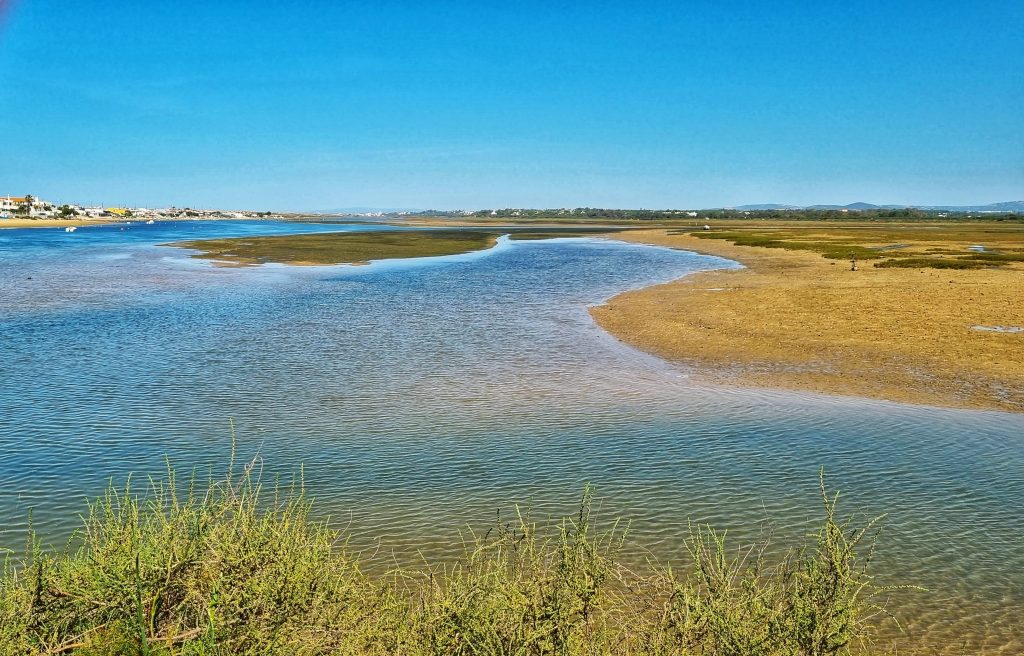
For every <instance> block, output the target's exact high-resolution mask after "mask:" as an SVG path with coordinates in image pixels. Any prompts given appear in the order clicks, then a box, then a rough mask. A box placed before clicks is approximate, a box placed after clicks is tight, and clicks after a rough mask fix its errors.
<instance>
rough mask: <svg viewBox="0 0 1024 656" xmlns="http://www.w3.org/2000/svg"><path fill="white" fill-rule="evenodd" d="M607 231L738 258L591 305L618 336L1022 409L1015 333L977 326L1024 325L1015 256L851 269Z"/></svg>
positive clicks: (660, 351)
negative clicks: (951, 266) (965, 263)
mask: <svg viewBox="0 0 1024 656" xmlns="http://www.w3.org/2000/svg"><path fill="white" fill-rule="evenodd" d="M614 238H615V239H621V240H625V241H635V242H641V243H648V244H655V245H660V246H669V247H672V248H682V249H687V250H693V251H698V252H702V253H707V254H711V255H719V256H722V257H727V258H730V259H733V260H736V261H739V262H741V263H743V264H744V265H746V267H747V268H746V269H741V270H728V271H715V272H707V273H702V274H697V275H694V276H687V277H686V278H683V279H680V280H676V281H673V282H670V283H667V284H663V285H657V286H654V287H649V288H646V289H642V290H637V291H632V292H627V293H625V294H620V295H618V296H616V297H614V298H612V299H611V300H609V301H608V302H607V303H606V304H604V305H602V306H599V307H595V308H593V309H592V311H591V314H592V315H593V317H594V319H595V320H596V321H597V323H598V324H599V325H601V326H602V327H603V328H605V329H606V330H608V331H609V332H611V333H612V334H613V335H615V336H616V337H618V338H619V339H621V340H623V341H625V342H627V343H629V344H631V345H633V346H635V347H637V348H639V349H641V350H644V351H647V352H650V353H653V354H656V355H659V356H662V357H665V358H668V359H673V360H679V361H684V362H688V363H692V364H694V365H697V367H698V371H700V372H701V374H700V375H702V376H706V377H708V378H712V379H715V380H716V381H718V382H721V381H728V382H733V383H737V384H743V385H753V386H765V387H776V388H787V389H794V390H805V391H814V392H822V393H833V394H842V395H850V396H861V397H869V398H879V399H889V400H896V401H903V402H911V403H922V404H928V405H938V406H951V407H965V408H989V409H999V410H1010V411H1017V412H1024V335H1022V334H1020V333H1008V332H985V331H977V330H974V329H973V326H978V325H986V326H1021V325H1024V301H1022V298H1024V266H1022V265H1021V264H1019V263H1015V264H1013V265H1011V266H1006V267H1001V268H984V269H973V270H945V269H930V268H925V269H917V268H875V267H873V266H872V263H871V262H862V263H861V264H860V266H859V270H858V271H851V270H850V265H849V262H846V261H842V260H829V259H825V258H823V257H821V256H820V255H818V254H817V253H812V252H802V251H791V250H783V249H777V248H761V247H751V246H736V245H734V244H731V243H729V242H727V241H722V240H717V239H698V238H696V237H694V236H692V235H689V234H671V233H670V232H669V231H667V230H644V231H634V232H629V233H621V234H618V235H616V236H615V237H614ZM928 239H929V242H928V243H929V244H932V243H935V238H934V237H933V236H931V235H929V237H928ZM1003 239H1004V242H1005V241H1006V238H1005V237H1004V238H1003ZM1013 239H1016V237H1013V236H1011V237H1010V240H1011V241H1012V240H1013ZM1021 242H1022V244H1021V245H1024V239H1021Z"/></svg>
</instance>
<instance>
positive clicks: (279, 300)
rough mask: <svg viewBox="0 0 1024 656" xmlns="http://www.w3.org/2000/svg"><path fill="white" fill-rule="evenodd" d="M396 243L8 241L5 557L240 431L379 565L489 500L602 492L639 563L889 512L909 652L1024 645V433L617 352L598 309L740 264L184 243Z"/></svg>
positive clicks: (577, 242)
mask: <svg viewBox="0 0 1024 656" xmlns="http://www.w3.org/2000/svg"><path fill="white" fill-rule="evenodd" d="M339 229H386V228H383V227H379V226H366V225H359V226H336V225H334V226H331V225H327V226H325V225H315V224H314V225H300V226H296V225H295V224H276V223H271V222H252V223H246V222H224V223H206V222H202V223H201V222H195V223H184V224H157V225H154V226H145V225H138V226H130V227H129V228H128V229H127V230H125V231H121V230H120V229H119V228H118V227H113V228H109V227H108V228H99V227H90V228H83V229H80V230H78V231H77V232H76V233H73V234H67V233H63V232H60V233H58V232H57V231H55V230H54V231H50V230H10V231H0V363H2V364H0V367H2V369H0V375H2V378H0V526H2V528H3V531H2V532H0V545H5V546H9V547H12V548H19V547H20V545H22V544H23V542H24V530H25V528H26V518H27V513H28V510H29V509H30V508H32V509H34V510H33V512H34V522H35V524H36V526H37V528H38V529H40V530H41V531H42V532H43V534H44V536H48V537H50V539H52V540H53V541H55V542H56V541H59V540H61V539H63V538H64V537H66V535H67V534H68V532H69V531H70V530H71V529H72V528H73V527H74V525H75V523H76V522H77V514H78V513H79V512H81V511H82V509H83V499H84V498H85V497H87V496H90V495H95V494H97V493H99V492H100V491H101V490H102V489H103V486H104V485H105V483H106V481H107V480H108V479H109V478H110V477H111V476H113V477H115V478H116V479H117V480H120V481H123V480H124V477H125V476H126V474H127V473H128V472H131V471H135V472H137V473H159V472H160V471H162V469H163V467H164V461H163V458H164V455H167V456H169V457H170V458H171V460H172V462H174V463H177V464H178V465H180V466H184V467H191V466H193V465H200V466H206V465H213V466H218V467H219V466H222V465H223V464H224V462H225V460H226V458H227V453H228V449H229V446H228V444H229V426H228V424H229V420H231V419H233V420H234V422H235V426H236V430H237V435H238V439H239V445H240V447H239V448H240V452H241V453H242V454H243V455H251V454H253V453H256V452H259V453H260V454H261V455H262V458H263V460H264V461H265V463H266V464H265V467H266V469H267V472H268V475H271V474H277V473H291V472H296V471H297V470H298V468H299V466H300V464H302V465H303V466H304V469H305V481H306V487H307V489H308V490H309V491H310V492H311V493H312V494H313V495H314V496H315V497H316V498H317V500H318V508H319V509H320V511H321V512H323V513H329V514H331V516H332V517H333V518H334V519H335V521H336V522H338V523H339V524H343V525H346V526H348V527H349V529H350V530H351V531H352V532H353V533H354V536H355V537H354V543H355V544H356V545H359V546H366V547H371V546H373V545H377V544H379V545H381V546H382V547H383V552H387V553H390V552H391V551H395V552H397V553H398V554H399V557H401V554H409V553H411V552H412V551H415V550H419V551H422V552H424V553H426V554H428V555H444V554H446V553H448V554H450V553H451V549H452V545H453V544H454V543H455V542H456V541H457V539H456V538H457V534H458V531H459V529H460V528H463V527H465V526H466V525H473V526H476V527H486V526H488V525H490V524H491V523H492V522H493V520H494V517H495V514H496V513H497V512H498V511H499V510H500V511H502V512H505V513H508V512H509V511H510V509H511V508H512V504H514V503H517V502H519V503H524V504H530V505H532V507H533V508H534V515H535V516H540V515H545V514H548V513H556V514H557V513H563V512H571V510H572V508H573V506H574V504H575V503H576V501H577V499H578V497H579V495H580V492H581V491H582V489H583V486H584V485H585V484H587V483H591V484H593V485H594V486H595V487H596V491H597V496H598V498H599V499H600V500H601V501H600V503H601V514H602V515H603V516H605V517H609V518H610V517H618V516H622V517H626V518H628V519H630V520H631V521H632V535H633V539H632V542H631V544H632V548H633V549H634V550H635V552H636V554H637V557H640V556H639V554H640V552H641V551H642V550H648V551H649V552H650V554H651V555H653V556H655V557H657V558H659V559H661V560H672V559H673V558H674V557H675V556H676V554H677V550H678V548H679V540H678V538H679V536H681V535H682V534H683V532H684V531H685V526H686V522H687V520H693V521H698V522H705V521H707V522H711V523H713V524H714V525H715V526H717V527H721V528H728V529H730V531H731V533H730V534H731V535H735V536H736V539H737V540H743V539H749V538H750V537H752V536H754V535H756V534H757V532H758V531H759V529H760V527H761V525H762V523H763V522H765V521H766V520H767V521H769V522H771V523H772V525H773V526H774V527H775V529H776V533H777V534H778V536H779V538H780V539H786V538H790V537H794V536H800V535H802V534H803V533H804V532H806V531H807V530H808V529H810V528H812V527H813V526H814V523H815V521H816V520H817V519H818V517H819V516H820V513H819V512H818V510H819V503H820V502H819V500H818V498H817V472H818V468H819V467H821V466H824V467H826V469H827V472H828V477H829V481H830V485H831V486H833V487H837V488H840V489H841V490H843V492H844V499H845V501H844V505H843V507H844V508H845V509H846V510H847V511H851V512H853V511H859V512H863V513H865V514H866V515H870V516H874V515H877V514H880V513H888V519H887V520H886V529H885V532H884V533H883V537H882V542H881V545H880V552H879V554H878V557H877V561H876V566H877V571H878V573H879V574H880V576H881V579H882V580H883V581H884V582H888V583H901V582H907V583H916V584H920V585H924V586H926V587H927V588H929V591H928V592H924V593H912V594H905V595H902V596H900V597H899V599H898V602H899V606H900V611H901V616H902V617H904V618H905V619H907V627H908V632H909V636H908V639H909V642H911V643H916V644H924V645H926V646H928V647H933V648H935V649H938V650H940V651H944V650H946V649H947V648H948V650H949V651H950V652H952V653H960V651H961V647H962V645H963V644H964V642H965V641H966V643H967V645H968V651H973V650H976V649H977V648H978V647H979V646H981V645H982V644H984V645H987V649H988V651H987V653H1019V652H1021V651H1024V629H1021V628H1020V626H1018V624H1019V622H1018V619H1019V617H1020V616H1021V609H1022V608H1024V547H1022V539H1021V538H1022V532H1021V520H1022V518H1024V515H1022V511H1021V507H1022V503H1024V417H1022V416H1021V415H1012V414H1007V413H996V412H968V411H956V410H939V409H933V408H924V407H917V406H907V405H900V404H893V403H884V402H877V401H865V400H857V399H843V398H835V397H821V396H815V395H801V394H792V393H783V392H767V391H753V390H737V389H729V388H714V387H707V386H702V385H699V384H697V383H695V382H693V381H692V380H691V378H690V376H689V374H690V372H689V371H687V370H686V369H685V368H680V367H677V366H673V365H671V364H669V363H665V362H663V361H661V360H658V359H656V358H653V357H649V356H646V355H643V354H641V353H638V352H636V351H634V350H632V349H630V348H628V347H625V346H623V345H621V344H619V343H618V342H617V341H616V340H615V339H613V338H612V337H610V336H609V335H607V334H605V333H604V332H603V331H601V330H600V329H599V328H597V327H596V326H595V325H594V324H593V322H592V321H591V320H590V318H589V316H588V314H587V311H586V308H587V306H588V305H592V304H595V303H599V302H601V301H602V300H604V299H606V298H608V297H609V296H611V295H613V294H615V293H618V292H620V291H623V290H625V289H629V288H634V287H639V286H644V285H647V284H651V283H653V282H658V281H664V280H669V279H673V278H676V277H678V276H680V275H684V274H686V273H687V272H690V271H696V270H701V269H708V268H715V267H721V266H732V265H731V263H728V262H726V261H723V260H719V259H716V258H710V257H704V256H699V255H695V254H691V253H684V252H678V251H671V250H667V249H661V248H653V247H644V246H637V245H631V244H625V243H621V242H613V241H608V240H598V239H555V240H549V241H524V242H506V241H503V242H502V243H501V244H500V245H499V246H498V247H497V248H495V249H492V250H489V251H486V252H479V253H473V254H467V255H464V256H456V257H451V258H433V259H430V260H421V261H393V262H380V263H376V264H373V265H370V266H367V267H287V266H281V265H269V266H263V267H255V268H217V267H213V266H211V265H210V264H208V263H206V262H203V261H200V260H195V259H191V258H189V257H188V255H189V254H188V252H186V251H181V250H177V249H172V248H167V247H160V246H156V244H160V243H163V242H167V241H173V240H175V239H184V238H196V237H197V236H210V237H219V236H229V235H239V236H241V235H245V234H270V233H274V232H286V231H295V230H339Z"/></svg>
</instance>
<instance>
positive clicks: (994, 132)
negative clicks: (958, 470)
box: [0, 0, 1024, 210]
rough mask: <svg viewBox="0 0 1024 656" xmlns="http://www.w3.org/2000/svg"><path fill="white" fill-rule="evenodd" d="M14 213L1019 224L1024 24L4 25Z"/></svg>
mask: <svg viewBox="0 0 1024 656" xmlns="http://www.w3.org/2000/svg"><path fill="white" fill-rule="evenodd" d="M4 4H6V5H9V6H8V7H7V11H6V15H5V12H4V11H3V10H2V9H0V84H2V85H3V88H4V89H5V93H4V99H3V101H2V103H0V128H2V130H3V135H4V139H3V141H4V156H3V157H2V158H0V187H2V188H0V194H7V193H11V194H19V195H20V194H23V193H33V194H36V195H42V196H43V197H48V198H52V199H54V200H58V201H80V202H102V203H106V204H115V203H116V204H127V205H141V206H159V205H169V204H176V205H191V206H198V207H246V208H254V209H262V208H272V209H305V210H310V209H320V208H324V209H326V208H335V207H347V206H386V207H417V208H438V209H449V208H484V207H562V206H583V205H588V206H595V207H648V208H653V207H680V208H682V207H711V206H728V205H738V204H743V203H753V202H785V203H797V204H811V203H825V202H829V203H847V202H853V201H859V200H864V201H869V202H876V203H911V204H914V203H916V204H974V203H987V202H994V201H1003V200H1016V199H1021V198H1024V39H1022V38H1021V34H1024V3H1021V2H1019V0H1016V1H1013V2H1004V1H1002V0H991V1H988V0H987V1H986V2H941V1H938V2H893V1H889V2H877V3H876V2H857V3H853V2H846V3H838V2H828V1H820V2H785V1H782V2H775V3H767V2H763V3H762V2H757V3H754V2H750V3H745V2H730V1H728V0H725V1H722V0H720V1H714V2H684V1H682V0H676V1H674V2H658V1H656V0H652V1H650V2H645V3H639V2H605V3H602V2H593V1H592V2H572V3H559V2H544V3H539V2H536V3H535V2H529V1H522V2H493V3H492V2H486V1H484V0H479V1H477V2H465V3H460V2H446V3H440V2H437V3H431V2H388V1H386V0H385V1H377V2H343V1H341V2H329V1H327V0H323V1H307V2H246V1H243V0H237V1H225V0H208V1H206V2H191V1H188V0H180V1H179V2H174V3H172V2H156V1H150V0H145V1H135V2H129V1H127V0H126V1H124V2H102V1H97V2H82V3H79V2H67V1H66V0H63V1H62V0H15V1H14V2H11V1H10V0H7V1H6V2H5V1H4V0H0V6H2V5H4Z"/></svg>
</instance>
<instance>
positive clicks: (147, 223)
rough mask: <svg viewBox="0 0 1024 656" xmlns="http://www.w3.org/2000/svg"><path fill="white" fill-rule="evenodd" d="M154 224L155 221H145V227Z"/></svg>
mask: <svg viewBox="0 0 1024 656" xmlns="http://www.w3.org/2000/svg"><path fill="white" fill-rule="evenodd" d="M154 223H156V221H154V220H153V219H150V220H149V221H146V225H153V224H154Z"/></svg>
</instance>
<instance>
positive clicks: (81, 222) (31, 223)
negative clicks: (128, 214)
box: [0, 219, 121, 228]
mask: <svg viewBox="0 0 1024 656" xmlns="http://www.w3.org/2000/svg"><path fill="white" fill-rule="evenodd" d="M111 223H121V221H118V220H116V219H0V228H69V227H72V226H73V227H76V228H79V227H81V226H94V225H109V224H111Z"/></svg>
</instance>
